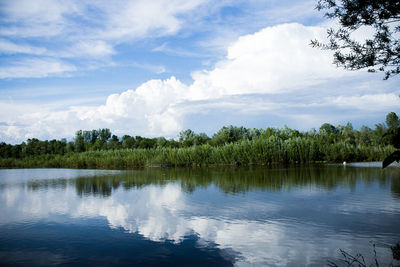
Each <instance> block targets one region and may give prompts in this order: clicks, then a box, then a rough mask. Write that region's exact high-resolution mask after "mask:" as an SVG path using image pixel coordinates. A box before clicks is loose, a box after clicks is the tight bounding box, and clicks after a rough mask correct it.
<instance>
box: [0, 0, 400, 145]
mask: <svg viewBox="0 0 400 267" xmlns="http://www.w3.org/2000/svg"><path fill="white" fill-rule="evenodd" d="M315 5H316V1H315V0H296V1H295V0H293V1H289V0H263V1H262V0H246V1H245V0H243V1H242V0H219V1H216V0H214V1H213V0H153V1H146V0H132V1H117V0H116V1H112V2H109V1H94V0H93V1H92V0H84V1H83V0H79V1H74V0H71V1H62V0H59V1H58V0H53V1H50V0H36V1H30V0H14V1H7V0H0V142H7V143H20V142H22V141H25V140H27V139H28V138H39V139H41V140H44V139H61V138H64V137H65V138H68V139H70V140H71V139H72V138H73V137H74V135H75V132H76V131H77V130H80V129H82V130H91V129H99V128H109V129H110V130H111V131H112V133H113V134H116V135H118V136H122V135H124V134H129V135H132V136H136V135H141V136H145V137H156V136H165V137H168V138H176V137H177V136H178V134H179V132H180V131H182V130H185V129H192V130H193V131H195V132H196V133H200V132H205V133H207V134H208V135H212V134H213V133H215V132H217V131H218V130H219V129H220V128H221V127H222V126H224V125H236V126H244V127H248V128H252V127H255V128H266V127H277V128H281V127H284V126H285V125H286V126H288V127H290V128H296V129H300V130H302V131H307V130H310V129H311V128H316V129H318V128H319V127H320V126H321V124H323V123H325V122H328V123H331V124H333V125H338V124H341V125H345V124H346V123H347V122H351V123H352V124H353V126H354V127H355V128H359V127H360V126H361V125H367V126H369V127H371V128H374V127H375V124H377V123H381V122H384V121H385V116H386V114H387V113H389V112H392V111H394V112H396V113H397V114H399V112H400V97H399V95H400V88H399V85H400V83H399V77H398V76H395V77H393V78H390V79H389V80H383V74H382V73H368V72H367V71H366V70H360V71H347V70H343V69H340V68H336V67H335V65H333V63H332V53H331V52H330V51H323V50H319V49H315V48H312V47H311V46H310V41H311V40H312V39H316V38H317V39H318V40H321V41H324V40H326V39H325V38H326V31H327V29H328V28H329V27H335V22H334V21H329V20H326V19H325V18H324V17H323V13H322V12H318V11H317V10H315ZM357 34H358V36H357V38H358V37H359V38H363V37H364V36H363V33H362V32H361V33H357ZM364 34H365V33H364Z"/></svg>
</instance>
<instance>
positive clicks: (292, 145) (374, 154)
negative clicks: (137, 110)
mask: <svg viewBox="0 0 400 267" xmlns="http://www.w3.org/2000/svg"><path fill="white" fill-rule="evenodd" d="M393 151H394V148H393V147H392V146H380V147H375V146H367V145H361V144H352V143H350V142H347V141H345V140H340V141H337V142H335V143H327V142H320V141H319V140H318V139H313V138H305V137H293V138H288V139H283V138H279V137H277V136H270V137H268V138H258V139H256V140H242V141H238V142H236V143H230V144H225V145H222V146H211V145H209V144H204V145H199V146H196V145H195V146H191V147H181V148H171V147H167V148H160V147H159V148H151V149H118V150H102V151H88V152H82V153H68V154H65V155H50V154H49V155H38V156H34V157H26V158H22V159H15V158H0V167H3V168H4V167H11V168H30V167H54V168H60V167H63V168H104V169H126V168H133V167H140V166H154V165H168V166H190V165H203V166H204V165H266V164H274V163H314V162H343V161H380V160H383V159H384V158H385V157H386V156H388V155H389V154H390V153H392V152H393Z"/></svg>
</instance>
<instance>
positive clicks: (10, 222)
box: [0, 165, 400, 266]
mask: <svg viewBox="0 0 400 267" xmlns="http://www.w3.org/2000/svg"><path fill="white" fill-rule="evenodd" d="M399 178H400V169H399V168H388V169H386V170H381V169H380V168H375V167H373V166H372V167H368V168H363V167H351V166H348V167H343V166H338V165H332V166H311V167H289V168H285V167H274V168H197V169H184V168H176V169H158V168H153V169H142V170H134V171H93V170H67V169H36V170H0V214H2V215H1V217H0V263H1V262H2V263H11V264H15V263H17V264H18V263H20V264H24V263H34V264H37V265H41V264H45V265H48V264H50V265H51V264H62V263H66V264H77V263H79V264H85V263H87V264H99V263H102V264H121V265H123V264H132V263H137V264H141V265H152V264H159V263H163V264H165V265H177V264H185V263H189V264H195V263H196V264H199V265H200V264H205V263H207V264H208V263H212V264H215V265H231V264H235V265H247V264H262V265H272V266H273V265H276V266H298V265H310V264H316V265H321V264H326V262H327V260H328V259H331V260H332V259H336V258H338V257H339V254H338V249H339V248H342V249H345V250H347V251H349V252H351V251H353V252H361V253H363V254H365V255H366V256H367V257H368V255H370V254H372V253H371V252H372V245H371V244H372V242H373V243H375V244H377V248H378V249H377V250H378V257H379V259H380V260H381V261H382V262H383V263H384V262H390V260H391V254H390V251H389V250H388V246H390V245H393V244H394V243H395V242H398V241H400V229H399V227H398V222H399V219H400V205H399V204H400V182H399Z"/></svg>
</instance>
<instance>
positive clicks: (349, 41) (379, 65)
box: [311, 0, 400, 79]
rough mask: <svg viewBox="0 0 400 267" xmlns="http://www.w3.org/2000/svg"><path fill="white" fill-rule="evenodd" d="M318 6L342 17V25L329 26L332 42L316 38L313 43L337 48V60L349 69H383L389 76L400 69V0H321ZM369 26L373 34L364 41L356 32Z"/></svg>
mask: <svg viewBox="0 0 400 267" xmlns="http://www.w3.org/2000/svg"><path fill="white" fill-rule="evenodd" d="M316 8H317V10H326V13H325V17H327V18H329V19H338V21H339V23H340V25H339V28H338V29H332V28H331V29H329V30H328V40H329V41H328V43H321V42H319V41H318V40H312V41H311V45H312V46H313V47H319V48H322V49H328V50H332V51H334V56H333V57H334V60H333V61H334V63H335V64H336V65H337V66H339V67H344V68H345V69H349V70H358V69H364V68H367V69H368V71H370V72H376V71H383V72H384V73H385V79H388V78H389V77H390V76H393V75H396V74H399V73H400V42H399V40H398V34H399V33H400V26H399V24H398V22H399V20H400V1H398V0H318V4H317V7H316ZM360 28H368V29H370V30H371V31H372V32H373V34H372V36H371V37H367V38H366V39H365V40H364V41H362V42H360V41H358V40H356V39H355V38H354V36H353V35H352V33H354V32H355V31H356V30H358V29H360Z"/></svg>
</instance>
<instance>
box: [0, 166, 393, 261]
mask: <svg viewBox="0 0 400 267" xmlns="http://www.w3.org/2000/svg"><path fill="white" fill-rule="evenodd" d="M16 171H18V175H16V174H15V172H16ZM110 173H111V171H93V170H92V171H90V170H89V171H88V170H71V171H68V172H66V171H65V170H50V171H48V172H46V173H43V171H35V170H29V171H24V170H21V171H20V170H14V171H11V172H6V171H4V172H2V173H1V178H2V179H0V182H2V183H3V184H1V185H3V186H2V187H0V193H1V194H0V204H1V205H0V212H1V214H2V215H3V216H1V217H0V225H9V224H14V223H16V222H21V221H25V222H26V221H29V222H35V221H36V220H37V221H42V220H50V221H51V220H52V219H53V216H54V215H60V214H61V215H65V216H67V217H69V218H72V219H78V220H79V219H81V218H104V219H106V220H107V222H108V225H109V227H110V228H113V229H119V228H122V229H123V230H124V231H126V232H127V233H130V234H139V235H141V236H143V237H144V238H146V239H148V240H151V241H156V242H168V241H172V242H174V243H176V244H177V243H180V242H182V241H183V240H184V239H185V238H186V237H187V236H189V235H196V236H197V237H198V241H197V244H196V245H197V247H206V246H207V245H209V244H211V245H216V246H217V247H218V248H219V249H220V250H224V249H226V250H227V251H230V252H231V253H233V254H234V256H237V257H235V259H236V262H235V264H236V265H249V264H253V265H268V266H271V265H273V266H275V265H276V266H286V265H293V264H294V263H295V264H297V265H298V264H300V265H310V264H311V263H312V262H313V261H314V260H316V259H320V258H321V256H326V257H330V258H333V257H334V256H335V255H336V253H337V248H338V247H340V248H351V246H354V245H356V246H357V244H363V241H365V239H366V237H365V236H364V235H362V234H361V232H363V231H361V230H360V231H361V232H360V233H356V234H355V236H358V237H355V239H354V238H351V239H349V238H348V236H347V235H345V234H343V229H339V230H338V229H337V227H335V225H331V224H330V222H329V220H328V219H327V220H323V221H322V222H321V221H320V218H319V217H318V216H312V215H310V216H311V217H310V218H311V221H309V222H310V223H304V221H305V220H306V221H307V219H310V218H308V217H307V215H305V217H304V218H300V220H291V221H290V223H288V221H285V220H277V219H276V218H277V215H279V214H281V213H282V214H285V215H287V218H289V220H290V217H291V215H293V216H294V217H295V218H297V215H298V214H297V212H296V210H297V209H296V208H294V207H293V205H290V204H289V205H287V204H288V203H287V201H285V200H284V199H281V198H278V199H276V198H268V203H265V200H266V199H263V198H262V197H261V198H260V195H256V196H255V195H254V194H253V195H252V194H250V195H249V197H248V199H246V200H243V198H242V196H240V197H235V196H232V195H228V196H227V195H224V194H223V193H221V194H218V193H217V192H216V193H215V197H217V198H218V199H219V200H221V201H218V202H215V199H207V198H205V199H203V200H202V201H201V202H199V201H198V197H199V194H201V192H199V194H196V196H192V195H190V194H185V193H184V192H183V191H182V188H181V186H180V185H179V184H177V183H167V184H165V185H163V186H158V185H154V184H152V185H147V186H143V187H140V188H139V189H137V188H131V189H129V190H127V189H126V188H122V187H120V188H114V189H113V192H112V195H111V196H109V197H96V196H93V195H86V196H84V197H81V196H79V195H78V194H77V191H76V188H75V183H76V181H75V180H74V179H76V178H78V177H82V176H87V177H90V176H97V177H99V176H102V175H110ZM115 173H118V172H114V174H115ZM8 175H9V176H8ZM36 175H38V177H36ZM32 176H33V177H34V178H35V179H34V180H32ZM88 179H90V178H88ZM32 182H33V183H34V184H32ZM4 185H6V186H4ZM32 185H33V186H32ZM357 186H360V184H357ZM361 187H362V186H361ZM35 189H36V190H35ZM305 191H307V192H303V191H302V190H298V189H296V190H294V192H291V196H292V197H293V200H294V201H296V199H298V198H301V199H302V200H304V195H302V194H303V193H306V194H307V199H309V201H310V203H311V202H313V199H314V200H319V199H320V198H319V196H320V194H319V193H318V192H319V191H320V190H319V189H318V188H307V190H305ZM309 191H312V192H309ZM317 191H318V192H317ZM203 193H204V192H203ZM253 193H255V194H257V193H256V192H253ZM203 196H204V195H203ZM363 201H364V202H365V203H364V204H363V205H362V207H360V205H359V203H353V202H346V201H345V200H344V201H343V203H346V205H345V206H344V205H341V203H336V204H335V206H331V207H328V209H325V210H324V212H325V213H324V215H328V216H335V215H337V214H339V213H348V212H352V213H354V212H356V213H357V212H361V213H362V214H364V213H365V208H366V207H368V212H370V213H372V214H375V215H377V216H381V215H385V213H386V212H387V211H388V210H390V209H394V210H395V211H396V212H398V211H399V207H398V206H393V205H392V204H393V201H392V200H391V199H390V196H387V197H386V198H385V197H383V198H379V199H377V198H376V197H371V198H368V197H367V198H365V199H364V200H363ZM211 202H212V203H211ZM226 203H228V206H227V205H226ZM207 204H209V205H212V206H213V209H212V210H210V209H209V208H208V206H209V205H207ZM249 205H251V211H250V212H249ZM232 206H234V208H227V207H232ZM382 207H388V208H382ZM293 212H294V213H293ZM255 214H257V216H254V215H255ZM390 214H393V210H392V211H391V212H390ZM278 217H279V216H278ZM321 225H322V228H321ZM344 230H346V229H344ZM338 231H339V232H340V231H342V232H341V233H342V234H340V233H339V232H338ZM356 231H357V230H356ZM293 236H296V238H295V239H294V238H292V237H293ZM332 236H335V238H334V239H332ZM310 237H311V238H310ZM244 240H245V241H246V242H243V241H244ZM305 240H307V242H304V241H305ZM349 240H352V241H349ZM304 255H306V256H307V257H305V256H304Z"/></svg>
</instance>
